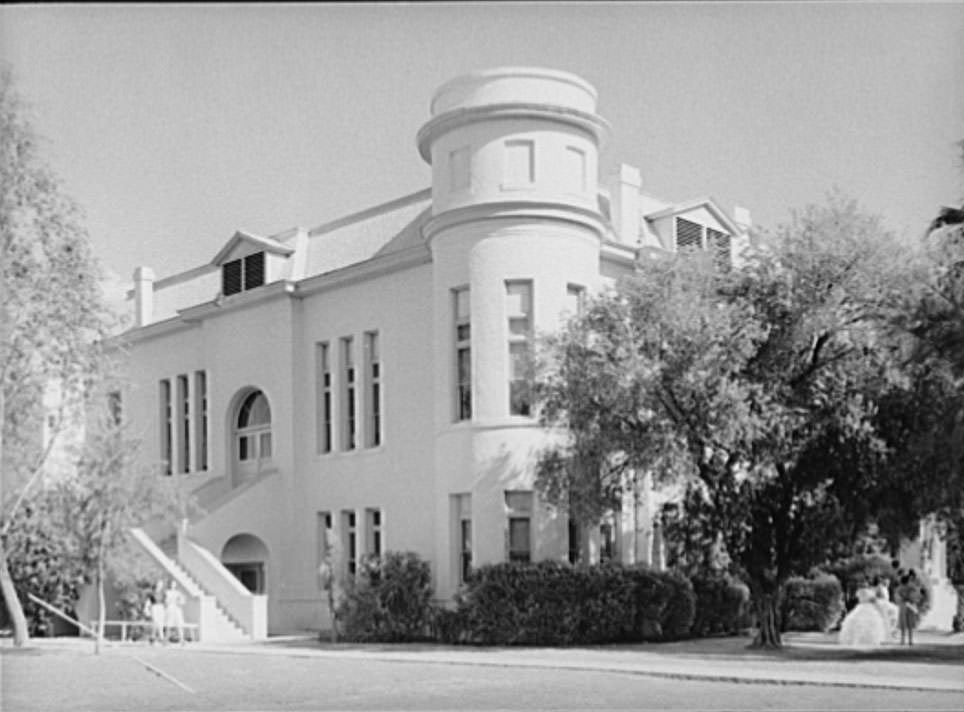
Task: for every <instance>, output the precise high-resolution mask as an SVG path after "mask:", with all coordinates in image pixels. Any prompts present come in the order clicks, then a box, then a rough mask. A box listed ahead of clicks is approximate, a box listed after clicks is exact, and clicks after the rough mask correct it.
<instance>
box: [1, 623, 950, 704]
mask: <svg viewBox="0 0 964 712" xmlns="http://www.w3.org/2000/svg"><path fill="white" fill-rule="evenodd" d="M915 640H916V641H918V642H915V645H914V647H913V648H906V647H900V646H898V645H887V646H884V647H883V648H880V649H877V650H873V651H865V652H861V651H856V650H851V649H846V648H841V647H840V646H839V645H837V642H836V636H835V635H832V634H828V635H824V634H820V633H790V634H785V635H784V646H785V647H784V649H783V650H780V651H755V650H748V649H747V644H748V643H749V638H745V637H744V638H738V637H733V638H708V639H702V640H687V641H681V642H677V643H661V644H641V645H621V646H617V645H614V646H598V647H580V648H521V647H520V648H511V647H507V648H488V647H473V646H443V645H435V644H396V645H389V644H365V645H363V644H355V643H340V644H337V645H336V644H331V643H319V642H318V640H317V638H316V637H315V636H314V635H307V634H306V635H299V636H284V637H280V636H279V637H272V638H271V639H269V640H267V641H260V642H252V643H237V644H216V643H189V644H188V646H187V648H179V647H178V646H171V647H170V648H167V650H169V651H170V653H171V654H172V655H177V654H178V651H179V650H185V651H192V652H199V653H209V654H225V653H227V654H241V655H269V656H288V657H298V658H330V659H343V660H344V659H349V660H359V661H364V660H378V661H385V662H398V663H415V662H417V663H433V664H442V665H471V666H493V667H513V668H532V669H555V670H580V671H601V672H616V673H625V674H630V675H643V676H649V677H660V678H671V679H680V680H707V681H716V682H737V683H745V684H782V685H816V686H836V687H848V688H878V689H893V690H921V691H953V692H964V633H958V634H954V635H948V634H939V633H920V634H919V635H917V636H915ZM9 644H10V641H9V640H4V641H3V642H2V643H0V645H2V647H8V646H9ZM92 645H93V641H92V640H91V639H89V638H39V639H34V640H32V641H31V646H35V647H37V648H40V649H43V648H47V649H62V648H68V649H75V650H79V649H88V648H91V647H92ZM144 645H145V644H144V643H114V644H113V645H112V647H115V648H118V649H121V650H128V651H130V652H136V650H137V649H139V648H143V647H144Z"/></svg>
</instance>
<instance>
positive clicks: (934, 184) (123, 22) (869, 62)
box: [0, 2, 964, 281]
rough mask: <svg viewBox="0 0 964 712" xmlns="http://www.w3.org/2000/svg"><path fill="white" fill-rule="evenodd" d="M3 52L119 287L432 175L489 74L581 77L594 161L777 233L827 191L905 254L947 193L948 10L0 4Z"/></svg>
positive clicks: (951, 98) (963, 24)
mask: <svg viewBox="0 0 964 712" xmlns="http://www.w3.org/2000/svg"><path fill="white" fill-rule="evenodd" d="M0 59H2V60H3V61H5V62H7V63H8V64H9V65H11V66H12V68H13V70H14V74H15V78H16V82H17V86H18V88H19V91H20V92H21V94H22V95H23V97H24V98H25V99H26V100H27V101H28V102H29V103H30V105H31V111H32V115H33V118H34V125H35V127H36V128H37V130H38V132H39V133H40V134H41V135H42V136H43V138H44V155H45V158H46V159H47V161H48V162H49V163H50V164H51V165H52V166H53V168H54V169H55V171H56V172H57V173H58V174H59V175H60V176H61V177H62V178H63V180H64V183H65V186H66V189H67V191H68V192H69V193H70V194H71V195H72V196H73V197H74V198H75V199H76V200H77V201H78V202H79V203H80V204H81V205H82V206H83V208H84V210H85V211H86V216H87V226H88V228H89V230H90V233H91V237H92V240H93V243H94V247H95V250H96V252H97V254H98V256H99V257H100V259H101V261H102V262H103V264H104V266H105V268H106V269H107V270H109V272H111V273H112V274H113V275H115V276H116V277H119V278H120V279H122V280H125V281H126V280H129V279H130V275H131V272H132V270H133V269H134V267H135V266H137V265H149V266H151V267H153V268H154V270H155V272H157V274H158V276H164V275H168V274H171V273H173V272H177V271H181V270H184V269H188V268H191V267H194V266H197V265H199V264H202V263H205V262H207V261H209V260H210V259H211V258H212V257H213V256H214V255H215V253H216V252H217V251H218V249H219V248H220V247H221V245H222V244H223V242H224V241H225V240H227V239H228V238H229V237H230V236H231V235H232V234H233V233H234V231H235V230H236V229H244V230H248V231H251V232H255V233H259V234H265V235H267V234H271V233H275V232H279V231H281V230H284V229H286V228H288V227H291V226H294V225H301V226H305V227H311V226H314V225H318V224H320V223H323V222H326V221H328V220H331V219H333V218H336V217H339V216H342V215H345V214H347V213H350V212H352V211H355V210H359V209H362V208H365V207H368V206H371V205H373V204H376V203H378V202H383V201H387V200H390V199H392V198H395V197H398V196H401V195H405V194H407V193H410V192H413V191H415V190H418V189H421V188H424V187H427V186H428V184H429V178H430V173H429V168H428V166H427V165H426V164H424V163H423V161H422V160H421V158H420V157H419V156H418V152H417V150H416V148H415V133H416V131H417V130H418V128H419V127H420V126H421V125H422V124H423V123H424V122H425V121H426V120H427V119H428V111H429V108H428V107H429V100H430V99H431V96H432V93H433V92H434V90H435V89H436V87H438V86H439V85H440V84H441V83H443V82H444V81H446V80H448V79H451V78H452V77H454V76H456V75H458V74H462V73H465V72H468V71H473V70H477V69H483V68H487V67H494V66H504V65H538V66H545V67H551V68H556V69H564V70H568V71H571V72H575V73H577V74H579V75H581V76H583V77H584V78H586V79H587V80H589V81H590V82H591V83H593V84H594V85H595V86H596V88H597V89H598V91H599V112H600V113H601V114H602V115H603V116H604V117H606V118H607V119H608V120H609V121H610V123H611V124H612V128H613V132H612V137H611V139H610V141H609V143H608V144H607V146H606V147H605V149H604V153H603V156H602V168H603V170H607V169H611V168H612V167H613V166H614V165H615V164H616V163H617V162H625V163H630V164H632V165H636V166H638V167H639V168H640V169H641V171H642V175H643V183H644V189H645V190H646V191H647V192H649V193H652V194H653V195H656V196H658V197H661V198H665V199H668V200H673V201H684V200H687V199H691V198H695V197H700V196H704V195H712V196H714V197H715V198H717V199H718V200H719V201H720V203H721V204H722V206H723V207H724V208H725V209H727V210H732V208H733V205H734V204H737V205H743V206H746V207H748V208H749V209H750V210H751V212H752V214H753V217H754V220H755V222H756V223H758V224H760V225H763V226H774V225H775V224H777V223H779V222H782V221H785V220H786V219H787V218H788V216H789V210H790V209H791V208H793V207H800V206H803V205H805V204H807V203H810V202H821V201H822V200H823V199H824V196H825V195H826V193H827V191H828V190H829V189H831V188H833V187H834V186H836V187H839V188H840V189H842V190H843V191H845V192H846V193H848V194H849V195H851V196H853V197H854V198H856V199H857V200H858V201H860V203H861V205H862V206H863V207H864V208H865V209H867V210H869V211H872V212H877V213H880V214H882V215H883V217H884V219H885V222H886V223H887V224H888V225H889V226H890V227H891V228H893V229H894V230H897V231H898V232H899V233H901V234H904V235H906V236H907V239H909V240H910V239H916V238H917V237H919V235H920V234H921V232H922V230H923V228H924V226H925V225H926V224H927V222H928V221H929V220H930V219H931V218H932V217H933V215H934V213H935V211H936V210H937V208H938V207H939V206H940V205H942V204H955V203H957V204H959V203H960V201H961V199H962V198H964V173H962V166H961V157H960V151H959V150H958V149H956V148H955V145H954V144H955V142H956V141H959V140H961V139H962V138H964V4H961V3H958V2H946V3H934V4H922V3H916V4H901V3H763V2H751V3H707V4H701V3H680V4H677V3H617V4H606V3H602V2H599V3H585V4H584V3H569V4H551V3H534V4H513V5H507V4H490V3H477V4H468V3H452V4H424V5H422V4H377V5H376V4H373V5H342V6H339V5H325V4H319V5H288V6H275V5H272V6H267V5H264V6H262V5H249V6H216V5H210V6H197V5H183V6H166V5H163V6H162V5H158V6H152V5H127V6H125V5H119V6H116V5H110V6H86V5H64V6H46V5H12V6H11V5H7V6H4V7H2V8H0Z"/></svg>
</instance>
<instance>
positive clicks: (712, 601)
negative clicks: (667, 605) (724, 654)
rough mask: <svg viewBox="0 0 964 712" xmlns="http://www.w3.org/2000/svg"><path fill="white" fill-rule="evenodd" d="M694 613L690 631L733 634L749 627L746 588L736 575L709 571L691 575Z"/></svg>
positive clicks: (693, 633)
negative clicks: (701, 574)
mask: <svg viewBox="0 0 964 712" xmlns="http://www.w3.org/2000/svg"><path fill="white" fill-rule="evenodd" d="M692 584H693V593H694V595H695V597H696V613H695V616H694V618H693V626H692V629H691V630H690V633H691V635H694V636H698V637H702V636H709V635H721V634H728V635H735V634H737V633H739V632H740V631H741V630H744V629H746V628H749V627H750V617H749V613H750V589H749V588H748V587H747V585H746V584H744V583H743V582H742V581H740V580H739V579H737V578H734V577H732V576H729V575H726V574H710V575H706V576H694V577H693V578H692Z"/></svg>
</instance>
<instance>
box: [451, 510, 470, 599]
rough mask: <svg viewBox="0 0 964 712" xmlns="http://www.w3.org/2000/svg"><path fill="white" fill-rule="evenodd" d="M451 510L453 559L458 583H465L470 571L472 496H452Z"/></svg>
mask: <svg viewBox="0 0 964 712" xmlns="http://www.w3.org/2000/svg"><path fill="white" fill-rule="evenodd" d="M452 509H453V511H454V515H455V537H454V541H455V557H456V561H457V568H458V582H459V583H460V584H462V583H465V582H466V581H467V580H468V578H469V574H470V573H471V571H472V495H471V494H456V495H453V496H452Z"/></svg>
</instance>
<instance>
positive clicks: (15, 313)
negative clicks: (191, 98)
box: [0, 68, 111, 646]
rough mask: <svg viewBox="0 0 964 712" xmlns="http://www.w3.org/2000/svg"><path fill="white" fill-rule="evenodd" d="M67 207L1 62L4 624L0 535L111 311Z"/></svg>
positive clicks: (91, 364) (90, 368)
mask: <svg viewBox="0 0 964 712" xmlns="http://www.w3.org/2000/svg"><path fill="white" fill-rule="evenodd" d="M98 275H99V271H98V269H97V265H96V263H95V260H94V258H93V256H92V254H91V251H90V247H89V244H88V240H87V235H86V232H85V231H84V229H83V228H82V226H81V221H80V217H79V211H78V209H77V206H76V205H75V204H74V203H73V202H72V201H71V200H70V199H69V198H68V197H67V196H66V195H64V193H63V192H62V190H61V188H60V186H59V184H58V182H57V179H56V178H55V176H54V175H53V173H52V172H51V171H50V169H49V168H48V167H47V166H46V165H45V164H44V163H43V162H42V160H41V158H40V155H39V149H38V142H37V139H36V137H35V135H34V132H33V130H32V129H31V127H30V124H29V122H28V120H27V118H26V117H25V111H24V109H23V105H22V102H21V100H20V99H19V97H18V96H17V94H16V91H15V89H14V86H13V80H12V77H11V74H10V72H9V70H5V69H2V68H0V470H2V472H0V475H2V481H3V485H4V488H3V489H4V501H3V503H2V510H0V516H2V528H0V590H2V593H3V598H4V601H5V603H6V605H7V607H8V610H9V612H10V616H11V618H12V620H13V625H14V641H15V644H16V645H18V646H19V645H23V643H24V642H25V640H26V639H27V626H26V619H25V617H24V614H23V608H22V605H21V602H20V599H19V598H18V596H17V593H16V590H15V586H14V583H13V581H12V579H11V577H10V571H9V567H8V561H7V536H8V534H9V532H10V526H11V523H12V522H13V521H14V517H15V515H16V513H17V510H18V508H19V507H20V506H21V505H22V503H23V502H24V501H25V500H26V499H27V498H28V497H29V496H30V495H31V493H32V492H33V491H34V489H35V485H36V483H37V482H38V480H39V479H40V477H41V474H42V473H43V471H44V465H45V463H46V462H47V459H48V457H49V455H50V453H51V451H52V450H53V448H54V447H55V444H56V441H57V436H58V434H59V432H61V431H62V430H63V428H64V427H65V421H66V416H67V414H69V413H70V412H72V411H73V410H74V409H76V408H78V407H81V408H82V407H83V401H84V400H85V399H86V398H87V395H88V390H89V389H88V386H89V384H90V378H91V377H92V376H94V375H96V374H97V373H98V371H99V370H100V365H101V364H102V351H101V347H100V345H101V343H102V342H103V338H104V337H105V336H106V334H107V333H108V332H109V330H110V324H111V319H110V318H109V316H108V312H107V310H106V308H105V307H104V305H103V301H102V298H101V294H100V291H99V287H98ZM51 386H54V387H56V388H57V389H59V392H60V394H61V398H60V406H59V408H58V411H57V412H56V413H55V414H53V417H52V419H51V422H50V423H49V424H50V425H52V426H53V427H52V429H51V430H52V436H51V437H50V438H48V440H47V442H41V440H40V439H39V437H38V435H37V434H38V433H39V432H42V429H41V428H40V427H39V425H40V424H41V423H42V418H44V417H45V414H44V412H43V394H44V393H45V390H46V389H48V388H50V387H51Z"/></svg>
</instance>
